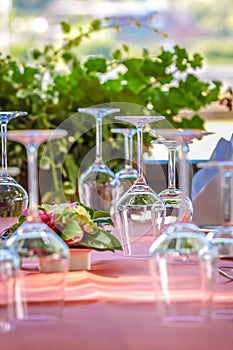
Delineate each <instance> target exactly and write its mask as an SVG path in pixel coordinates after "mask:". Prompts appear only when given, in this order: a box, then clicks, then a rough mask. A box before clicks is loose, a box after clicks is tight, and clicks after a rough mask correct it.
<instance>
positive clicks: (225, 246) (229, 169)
mask: <svg viewBox="0 0 233 350" xmlns="http://www.w3.org/2000/svg"><path fill="white" fill-rule="evenodd" d="M198 166H199V167H206V168H217V169H218V170H219V171H220V189H221V197H222V198H221V200H222V213H223V216H222V218H223V222H222V225H221V226H218V227H216V228H215V229H214V230H211V231H210V232H209V233H208V235H207V239H208V240H209V241H210V242H211V243H212V244H214V245H215V246H216V247H217V249H218V254H219V258H220V260H219V272H220V273H222V274H224V273H227V274H228V275H231V276H233V273H232V271H233V265H232V264H230V262H231V261H232V260H233V222H232V173H233V162H232V161H208V162H206V163H198ZM226 260H228V261H229V263H227V264H226V263H225V261H226ZM219 289H220V290H221V285H219V284H217V285H216V300H215V304H214V310H213V317H214V318H226V319H233V307H232V304H229V305H228V306H227V307H226V304H225V303H224V302H222V300H221V299H219V298H217V296H218V291H219Z"/></svg>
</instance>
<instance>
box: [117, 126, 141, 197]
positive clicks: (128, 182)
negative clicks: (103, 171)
mask: <svg viewBox="0 0 233 350" xmlns="http://www.w3.org/2000/svg"><path fill="white" fill-rule="evenodd" d="M111 132H112V133H118V134H122V135H124V159H125V164H124V168H122V169H120V170H119V171H118V172H116V174H115V179H116V198H115V201H117V200H118V199H119V198H120V197H121V196H122V195H123V194H124V193H125V192H126V191H128V189H129V188H130V187H131V186H132V184H133V183H134V182H135V180H136V179H137V177H138V171H137V169H134V168H133V164H132V162H133V136H134V135H135V134H136V133H137V129H127V128H125V129H111Z"/></svg>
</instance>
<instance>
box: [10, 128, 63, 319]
mask: <svg viewBox="0 0 233 350" xmlns="http://www.w3.org/2000/svg"><path fill="white" fill-rule="evenodd" d="M66 135H67V132H66V130H59V129H57V130H15V131H11V132H9V135H8V137H9V139H10V140H12V141H16V142H19V143H22V144H23V145H24V146H25V148H26V151H27V158H28V185H29V199H30V200H29V216H28V217H27V220H26V221H24V222H23V223H22V224H21V225H20V226H19V227H18V228H17V229H16V231H15V232H14V233H13V234H12V235H11V236H10V237H9V238H8V239H7V241H6V245H7V246H8V247H9V248H11V249H14V250H15V251H17V253H18V255H19V257H20V261H21V271H23V273H21V278H20V279H19V281H18V283H19V285H18V286H17V290H18V299H19V300H18V303H17V317H18V318H19V319H20V320H54V319H57V318H58V317H60V316H61V310H62V301H63V298H64V286H65V281H66V279H65V277H66V271H67V269H68V260H69V248H68V246H67V245H66V244H65V242H64V241H63V240H62V239H61V238H60V237H59V236H58V235H57V234H56V233H55V232H54V231H53V230H52V229H50V228H49V226H47V225H46V224H45V223H44V222H42V221H41V219H40V217H39V215H38V168H37V154H38V147H39V146H40V144H41V143H43V142H45V141H47V140H54V139H57V138H61V137H64V136H66ZM44 266H46V268H44Z"/></svg>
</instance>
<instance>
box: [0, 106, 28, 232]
mask: <svg viewBox="0 0 233 350" xmlns="http://www.w3.org/2000/svg"><path fill="white" fill-rule="evenodd" d="M26 115H27V112H17V111H9V112H0V123H1V137H2V168H1V171H0V234H1V233H2V232H4V230H5V229H7V228H8V227H10V226H11V225H13V224H14V223H15V222H17V220H18V217H19V216H20V214H22V212H23V210H24V209H26V208H27V205H28V194H27V192H26V191H25V189H24V188H23V187H22V186H21V185H20V184H19V183H18V182H17V181H16V180H15V179H14V178H13V177H12V176H11V175H10V173H9V171H8V167H7V125H8V122H9V121H10V120H11V119H13V118H17V117H22V116H26Z"/></svg>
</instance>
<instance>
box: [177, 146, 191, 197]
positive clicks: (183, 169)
mask: <svg viewBox="0 0 233 350" xmlns="http://www.w3.org/2000/svg"><path fill="white" fill-rule="evenodd" d="M181 147H182V156H181V161H180V174H179V175H180V176H179V182H180V189H181V191H182V195H183V199H184V200H185V199H186V197H188V196H189V167H188V159H187V156H188V152H189V147H188V144H186V143H183V144H182V145H181Z"/></svg>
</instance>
